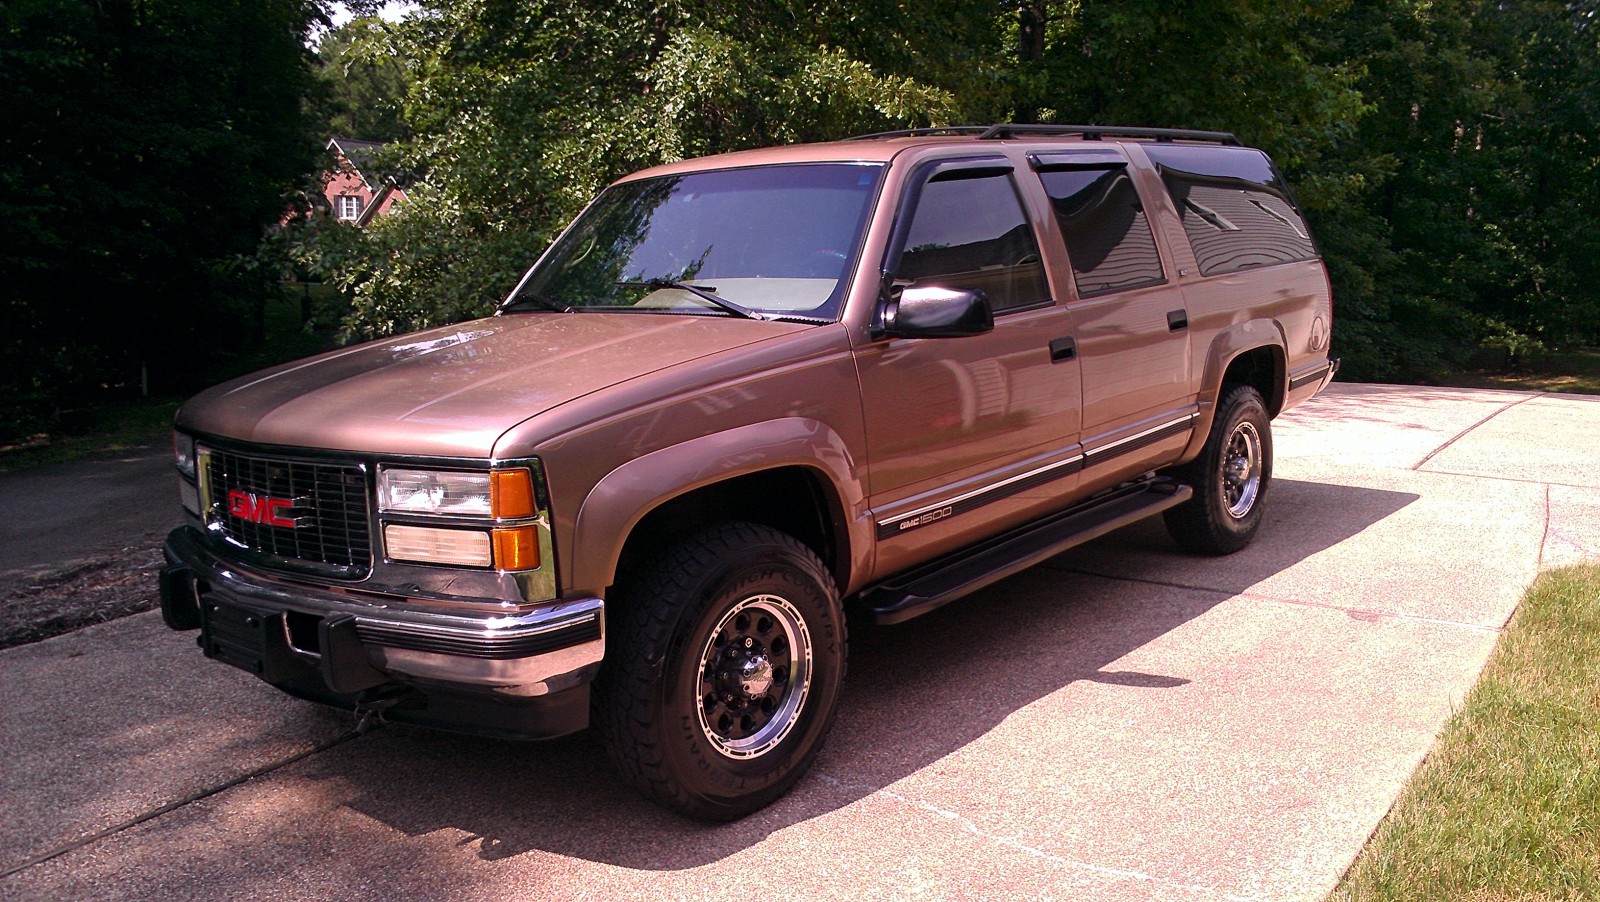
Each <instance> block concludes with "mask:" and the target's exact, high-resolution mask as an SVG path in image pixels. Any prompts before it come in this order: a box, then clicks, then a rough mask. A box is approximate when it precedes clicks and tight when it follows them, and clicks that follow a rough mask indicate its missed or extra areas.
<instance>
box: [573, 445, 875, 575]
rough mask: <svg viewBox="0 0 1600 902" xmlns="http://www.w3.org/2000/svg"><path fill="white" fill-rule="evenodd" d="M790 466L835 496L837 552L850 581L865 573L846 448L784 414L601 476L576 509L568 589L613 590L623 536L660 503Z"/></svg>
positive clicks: (858, 484) (857, 486) (860, 507)
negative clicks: (844, 543) (840, 541)
mask: <svg viewBox="0 0 1600 902" xmlns="http://www.w3.org/2000/svg"><path fill="white" fill-rule="evenodd" d="M790 466H798V467H804V468H806V469H808V470H811V471H813V472H814V473H816V474H817V475H818V476H819V477H820V478H821V481H822V482H823V483H824V488H825V489H826V490H828V491H831V492H832V493H833V495H834V500H835V501H836V503H837V505H838V511H837V512H836V513H837V514H838V515H839V517H840V519H841V520H842V522H841V524H840V525H841V526H842V527H843V535H842V536H841V537H842V538H847V539H848V541H849V546H850V547H849V548H848V549H842V551H843V552H844V553H841V554H840V555H839V560H840V561H841V562H842V563H846V564H847V566H848V570H849V574H851V575H852V576H853V575H855V574H862V573H866V572H867V569H868V566H869V564H870V562H871V561H870V555H871V553H872V547H873V546H872V538H871V531H870V526H871V520H870V518H868V517H865V516H864V513H863V512H864V511H865V510H866V486H865V485H864V483H863V481H862V476H861V473H860V472H859V469H858V467H857V464H856V461H855V459H854V457H853V455H852V454H851V453H850V449H849V446H848V445H847V444H846V443H845V441H844V439H843V438H841V437H840V436H839V434H838V433H837V432H835V431H834V430H833V429H832V428H830V427H829V426H828V425H827V424H825V423H822V422H820V421H818V420H813V419H809V418H806V417H785V418H783V419H778V420H769V421H766V422H762V423H752V424H750V425H747V426H740V427H738V428H735V429H729V430H727V431H725V432H717V433H713V434H711V435H704V436H700V437H699V438H694V439H690V440H689V441H686V442H682V443H680V444H677V445H673V446H671V447H668V448H662V449H660V450H658V451H652V452H651V453H649V454H646V455H644V456H642V457H637V458H634V459H633V460H630V461H628V462H627V463H625V464H623V465H622V466H620V467H617V468H616V469H615V470H612V471H611V472H610V473H608V474H606V475H605V476H604V477H603V478H601V480H600V481H599V482H598V483H596V484H595V486H594V488H593V489H591V490H590V491H589V493H588V495H587V496H586V497H585V498H584V501H583V506H582V507H581V508H580V509H579V511H578V517H577V520H576V522H575V524H574V526H573V534H572V574H571V576H570V577H569V578H568V579H567V580H566V581H565V582H566V584H567V585H569V586H588V587H597V588H598V587H604V586H609V585H611V583H612V582H613V581H614V579H615V577H616V570H617V562H618V560H619V558H620V557H621V555H622V547H623V545H624V544H625V543H626V542H627V539H628V536H629V534H630V533H631V532H632V531H633V528H634V527H635V526H637V525H638V523H639V521H640V520H642V519H644V517H645V515H646V514H648V513H650V512H651V511H653V510H655V509H656V508H657V507H659V506H661V505H662V504H665V503H666V502H668V501H671V500H672V499H674V498H677V497H680V496H682V495H684V494H687V493H689V492H692V491H694V490H696V489H700V488H704V487H705V486H709V485H713V484H715V483H718V482H722V481H724V480H727V479H732V478H735V477H739V476H747V475H750V474H753V473H759V472H762V471H764V470H773V469H777V468H779V467H790ZM830 513H833V512H830ZM847 581H853V580H847ZM842 588H844V587H842Z"/></svg>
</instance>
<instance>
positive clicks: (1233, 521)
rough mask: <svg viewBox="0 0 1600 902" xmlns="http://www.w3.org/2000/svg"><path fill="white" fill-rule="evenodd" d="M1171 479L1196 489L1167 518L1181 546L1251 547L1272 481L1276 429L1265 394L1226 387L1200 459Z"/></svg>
mask: <svg viewBox="0 0 1600 902" xmlns="http://www.w3.org/2000/svg"><path fill="white" fill-rule="evenodd" d="M1251 458H1253V460H1252V459H1251ZM1241 460H1243V461H1244V462H1245V463H1247V464H1248V465H1249V466H1248V470H1247V471H1243V472H1242V471H1241ZM1171 475H1173V476H1175V477H1176V478H1178V479H1179V480H1181V481H1183V482H1186V483H1188V484H1189V485H1191V486H1193V487H1194V497H1193V498H1191V499H1189V500H1188V501H1186V502H1184V503H1183V504H1180V505H1178V506H1177V507H1174V508H1170V509H1168V510H1167V512H1166V513H1165V514H1164V515H1163V516H1164V518H1165V520H1166V523H1167V532H1169V533H1171V534H1172V538H1173V539H1174V540H1175V541H1176V542H1177V543H1178V544H1179V545H1181V546H1183V547H1184V548H1185V549H1187V550H1189V551H1193V552H1197V553H1200V554H1232V553H1234V552H1235V551H1238V550H1239V549H1241V548H1243V547H1245V546H1246V545H1249V544H1250V540H1251V539H1253V538H1255V534H1256V531H1257V530H1258V529H1260V528H1261V519H1262V516H1263V511H1264V510H1265V507H1266V501H1267V489H1268V487H1269V486H1270V485H1271V483H1272V427H1271V420H1270V418H1269V417H1268V416H1267V405H1266V403H1265V402H1264V401H1262V400H1261V393H1260V392H1258V391H1256V390H1255V389H1254V388H1251V387H1250V386H1248V385H1236V386H1233V387H1231V388H1227V389H1225V391H1224V394H1223V396H1222V403H1221V404H1219V405H1218V407H1217V415H1216V417H1215V418H1214V419H1212V421H1211V433H1210V434H1209V435H1208V436H1207V437H1206V444H1205V447H1204V448H1203V449H1201V451H1200V456H1199V457H1197V458H1195V459H1194V460H1193V461H1191V462H1189V463H1187V464H1185V465H1183V466H1181V467H1178V468H1175V469H1174V470H1173V471H1172V472H1171ZM1252 480H1253V483H1252Z"/></svg>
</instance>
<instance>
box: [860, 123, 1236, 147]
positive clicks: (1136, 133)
mask: <svg viewBox="0 0 1600 902" xmlns="http://www.w3.org/2000/svg"><path fill="white" fill-rule="evenodd" d="M941 135H973V136H975V137H977V138H978V139H979V140H980V141H993V140H1001V139H1004V138H1015V137H1020V136H1023V135H1041V136H1043V135H1077V136H1079V137H1081V138H1083V139H1084V140H1086V141H1101V140H1105V139H1107V138H1112V139H1115V138H1145V139H1149V140H1154V141H1159V142H1163V143H1166V142H1171V141H1201V142H1205V143H1209V144H1231V145H1235V146H1237V145H1238V144H1239V139H1238V138H1236V137H1234V135H1233V133H1232V132H1203V131H1195V130H1193V129H1187V128H1124V127H1121V126H1115V125H1029V124H1018V123H1011V122H1004V123H1000V124H997V125H946V126H935V127H933V128H903V129H899V130H897V131H892V132H874V133H872V134H870V135H855V136H853V137H850V138H846V139H845V140H846V141H867V140H871V139H873V138H923V137H938V136H941Z"/></svg>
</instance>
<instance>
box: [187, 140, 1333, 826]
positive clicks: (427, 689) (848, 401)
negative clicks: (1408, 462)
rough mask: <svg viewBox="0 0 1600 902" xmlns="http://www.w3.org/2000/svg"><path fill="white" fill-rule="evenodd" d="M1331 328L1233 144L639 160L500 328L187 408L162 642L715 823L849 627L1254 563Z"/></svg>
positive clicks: (1072, 143) (283, 372)
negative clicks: (1282, 419) (1130, 548)
mask: <svg viewBox="0 0 1600 902" xmlns="http://www.w3.org/2000/svg"><path fill="white" fill-rule="evenodd" d="M1331 320H1332V305H1331V300H1330V297H1329V289H1328V280H1327V276H1326V273H1325V271H1324V269H1323V265H1322V262H1321V260H1320V259H1319V257H1318V254H1317V248H1316V245H1315V244H1314V243H1313V241H1312V238H1311V235H1310V234H1309V232H1308V231H1307V229H1306V224H1305V221H1304V219H1303V217H1302V216H1301V213H1300V211H1299V209H1298V207H1297V206H1296V204H1295V201H1294V198H1293V197H1292V195H1291V194H1290V192H1289V190H1288V187H1287V186H1286V185H1285V184H1284V182H1283V179H1282V178H1281V177H1280V176H1279V174H1278V173H1277V171H1276V170H1275V168H1274V167H1273V164H1272V162H1271V161H1270V160H1268V158H1267V157H1266V156H1265V155H1264V154H1262V153H1261V152H1260V151H1257V150H1252V149H1249V148H1246V147H1241V146H1239V144H1238V142H1237V141H1235V140H1234V138H1233V137H1232V136H1231V135H1227V134H1222V133H1214V132H1193V131H1177V130H1165V129H1134V128H1105V127H1098V126H1020V125H998V126H992V127H976V128H942V129H923V130H915V131H905V132H894V133H887V134H881V135H869V136H866V137H864V138H858V139H852V140H849V141H841V142H837V143H832V144H816V145H802V146H793V147H778V148H771V149H765V150H756V151H748V152H742V153H732V154H727V155H723V156H716V157H710V158H707V159H699V160H690V161H687V162H682V163H676V164H672V165H668V166H661V167H658V168H655V169H650V170H647V171H645V172H640V173H637V174H635V175H632V176H629V177H628V178H625V179H623V180H622V181H620V182H617V183H616V184H614V185H612V186H611V187H610V188H608V189H606V191H605V192H604V193H602V194H601V195H600V196H599V197H598V198H597V199H596V200H595V201H594V202H593V203H592V204H590V205H589V207H588V208H587V209H586V210H585V211H584V212H583V214H582V215H580V216H579V217H578V218H577V220H576V221H574V222H573V223H572V225H571V226H569V227H568V228H567V230H566V231H565V232H564V233H562V235H561V236H560V238H558V239H557V240H556V242H555V243H554V244H553V245H552V246H551V247H550V249H549V250H548V251H547V252H546V253H545V254H544V255H543V256H542V257H541V258H540V259H539V260H538V262H537V263H535V264H534V265H533V268H532V269H530V270H529V271H528V273H527V275H525V276H524V277H523V278H522V280H521V282H520V283H519V284H518V285H517V286H516V288H515V290H513V291H512V292H511V293H510V295H509V296H508V297H507V298H506V300H505V301H504V303H502V304H501V306H500V307H499V309H498V310H497V311H496V312H495V314H494V315H493V316H490V317H487V318H485V319H480V320H475V321H472V322H466V323H461V324H458V325H453V326H446V327H442V328H437V329H430V330H428V331H425V332H419V333H416V334H413V335H407V336H403V337H399V338H392V339H386V340H382V341H377V342H372V343H370V344H365V345H361V346H357V347H350V348H345V349H343V350H338V351H333V352H331V353H327V354H323V355H321V356H319V357H314V358H311V359H308V360H302V361H298V362H295V363H289V364H285V365H282V366H278V367H275V368H273V369H269V370H266V371H263V372H260V373H256V374H254V375H251V376H246V377H244V378H241V379H237V380H234V381H232V382H229V383H227V384H224V385H220V386H217V387H215V388H213V389H210V390H208V391H206V392H204V393H203V394H201V395H199V396H197V397H196V398H194V399H193V400H191V401H189V402H188V403H187V404H185V405H184V406H183V408H182V410H180V411H179V413H178V415H177V422H176V430H177V432H176V439H175V441H176V458H177V469H178V473H179V487H180V491H181V497H182V501H183V505H184V507H185V508H186V509H187V512H188V523H187V525H185V526H183V527H181V528H179V529H177V530H176V531H174V532H173V533H172V534H171V536H170V537H169V538H168V539H167V543H166V557H167V561H168V565H167V567H166V568H165V569H164V570H163V571H162V573H161V595H162V612H163V615H164V617H165V619H166V622H167V624H168V625H170V626H171V627H172V628H173V629H178V630H193V629H198V630H199V631H200V633H199V644H200V647H201V649H203V650H204V652H205V654H206V655H207V656H208V657H212V658H217V659H219V660H221V661H223V662H226V663H228V664H232V665H234V666H237V667H240V668H243V669H245V670H247V671H249V672H251V673H253V674H255V675H257V676H258V677H260V678H261V679H263V680H265V681H266V682H268V683H271V684H273V685H275V686H277V687H279V688H281V689H283V690H285V691H287V692H290V693H293V694H294V695H297V696H300V697H303V698H307V699H312V700H315V701H319V702H324V703H327V704H330V705H337V706H340V707H343V708H348V709H353V710H355V711H358V712H362V713H364V714H381V715H382V716H383V717H385V718H387V719H389V720H394V721H403V722H408V723H418V724H426V725H430V726H435V727H442V728H447V729H453V730H460V731H466V732H472V733H480V734H485V735H492V736H507V737H523V738H535V737H548V736H556V735H560V734H563V733H567V732H570V731H573V730H578V729H581V728H583V727H585V726H587V725H589V724H590V723H591V722H592V723H593V724H594V725H595V726H596V727H597V728H598V729H599V730H600V732H601V734H602V736H603V738H604V741H605V744H606V746H607V747H608V749H609V750H610V754H611V756H612V757H613V759H614V760H615V762H616V765H617V767H618V769H619V771H620V772H621V774H622V775H623V777H624V778H625V779H626V780H627V781H628V782H630V783H631V784H632V785H634V786H635V787H637V788H638V789H639V790H641V791H642V792H643V793H644V794H646V795H647V796H649V797H650V798H652V799H654V800H655V801H657V802H660V803H662V804H664V805H666V806H668V807H671V808H673V809H676V810H678V811H681V812H684V813H687V814H690V815H693V816H696V817H702V818H711V819H729V818H735V817H739V816H741V815H744V814H747V813H749V812H751V811H753V810H755V809H757V808H759V807H760V806H762V805H765V804H767V803H768V802H770V801H771V800H773V799H775V798H777V797H778V796H779V795H780V794H782V793H783V792H784V791H786V790H787V789H788V788H789V787H790V786H792V785H793V784H794V783H795V781H796V780H798V779H799V778H800V776H801V775H802V774H803V773H804V772H805V770H806V768H807V766H808V765H809V764H810V762H811V761H812V760H813V759H814V758H815V757H816V755H817V752H818V750H819V749H820V748H821V746H822V743H823V740H824V738H825V736H826V735H827V733H828V729H829V725H830V723H831V721H832V720H833V717H834V714H835V711H836V709H837V706H838V700H839V692H840V683H841V679H842V678H843V676H844V669H845V619H844V613H845V610H846V607H847V606H853V607H855V608H859V609H860V610H861V611H862V612H863V613H864V614H865V615H866V616H869V617H871V618H873V619H875V620H876V621H878V622H881V623H897V622H900V621H903V620H906V619H908V618H911V617H915V616H917V615H919V614H923V613H926V612H928V611H931V610H933V609H934V608H937V607H939V606H940V605H943V604H945V603H946V602H949V601H952V600H954V599H957V598H959V597H961V596H963V595H966V594H968V593H971V592H973V591H974V590H977V589H979V588H982V587H984V586H987V585H989V584H991V583H994V582H995V581H997V580H999V579H1001V578H1003V577H1005V576H1007V575H1009V574H1012V573H1015V572H1017V571H1018V570H1021V569H1022V568H1025V567H1027V566H1030V565H1032V564H1034V563H1036V562H1038V561H1041V560H1044V559H1045V558H1047V557H1049V556H1051V555H1053V554H1056V553H1058V552H1060V551H1061V550H1063V549H1065V548H1068V547H1070V546H1072V545H1075V544H1078V543H1081V542H1084V541H1086V540H1088V539H1091V538H1094V537H1096V536H1099V535H1102V534H1104V533H1106V532H1107V531H1109V530H1112V529H1116V528H1117V527H1119V526H1122V525H1124V524H1127V523H1131V522H1133V521H1135V520H1138V519H1140V518H1143V517H1147V516H1151V515H1153V514H1157V513H1160V514H1162V515H1163V516H1164V517H1165V520H1166V523H1167V526H1168V527H1169V529H1170V531H1171V533H1172V535H1173V537H1174V538H1175V539H1176V540H1177V541H1178V543H1179V544H1181V545H1183V546H1185V547H1186V548H1189V549H1193V550H1195V551H1198V552H1203V553H1212V554H1226V553H1228V552H1232V551H1236V550H1238V549H1240V548H1242V547H1244V546H1245V545H1246V544H1247V543H1249V541H1250V540H1251V538H1252V537H1253V536H1254V534H1255V532H1256V530H1257V529H1258V528H1259V526H1260V524H1261V518H1262V510H1263V506H1264V505H1265V504H1266V500H1267V496H1268V489H1269V486H1270V479H1271V475H1272V434H1271V428H1270V424H1271V420H1272V419H1273V417H1275V416H1277V415H1278V414H1279V413H1281V412H1283V411H1284V410H1287V409H1289V408H1290V407H1292V406H1293V405H1295V404H1297V403H1299V402H1301V401H1304V400H1305V399H1307V398H1309V397H1311V396H1312V395H1313V394H1315V393H1316V392H1317V391H1318V390H1319V389H1321V388H1322V387H1323V386H1324V385H1326V384H1327V383H1328V381H1329V380H1331V379H1332V378H1333V374H1334V371H1335V369H1336V368H1337V361H1335V360H1332V359H1330V358H1329V356H1328V342H1329V330H1330V326H1331Z"/></svg>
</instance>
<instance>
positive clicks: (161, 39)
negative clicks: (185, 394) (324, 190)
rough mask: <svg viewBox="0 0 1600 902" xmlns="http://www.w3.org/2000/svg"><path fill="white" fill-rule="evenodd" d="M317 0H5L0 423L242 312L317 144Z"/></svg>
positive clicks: (202, 347)
mask: <svg viewBox="0 0 1600 902" xmlns="http://www.w3.org/2000/svg"><path fill="white" fill-rule="evenodd" d="M320 15H321V11H320V8H319V7H318V6H316V5H315V4H314V3H312V2H310V0H249V2H242V0H234V2H230V0H210V2H191V0H101V2H98V3H93V4H85V3H80V2H77V0H10V2H8V3H6V4H5V5H4V6H0V104H3V105H4V106H3V107H0V121H4V122H5V123H6V127H5V129H4V130H3V131H0V271H3V272H4V273H5V282H6V288H7V294H6V296H5V299H4V324H3V328H0V351H3V353H4V355H5V358H6V361H7V365H6V367H5V368H4V371H3V372H4V375H3V376H0V380H3V384H0V405H3V406H4V409H3V410H0V423H3V424H5V426H4V427H0V428H7V429H15V428H17V427H18V425H19V424H22V423H26V422H32V421H36V420H37V418H38V417H40V416H43V415H47V414H48V413H49V411H50V410H51V409H53V408H55V407H57V406H59V405H61V404H63V403H71V402H73V401H76V400H82V399H83V398H84V397H85V396H86V395H88V394H90V393H93V392H98V391H102V390H104V389H105V388H107V387H110V388H113V389H115V388H116V387H118V386H122V387H134V388H137V387H138V386H139V385H140V383H141V382H142V381H145V380H146V379H148V380H149V381H151V382H154V383H155V384H156V385H157V386H158V387H160V386H161V385H163V384H165V385H168V386H171V385H174V384H175V383H177V382H179V381H181V380H182V379H183V378H184V377H185V376H186V375H188V374H189V373H190V372H192V371H193V370H194V368H195V367H196V366H197V365H203V364H205V363H207V362H209V361H210V360H211V359H214V358H215V357H216V356H217V355H220V354H225V353H227V352H228V351H229V350H231V347H230V338H243V337H244V336H243V334H242V330H241V329H239V328H238V327H237V325H236V324H237V322H238V314H240V313H241V312H243V311H241V309H240V304H239V301H240V300H248V296H247V295H245V294H243V292H244V291H245V289H246V288H247V287H248V280H247V276H248V272H247V270H248V267H247V265H246V262H247V261H248V259H249V258H250V256H251V255H252V254H253V252H254V250H255V247H256V245H257V243H258V242H259V241H260V239H261V235H262V230H263V228H264V227H265V226H267V225H269V224H272V223H274V222H276V221H277V220H278V219H279V218H280V217H281V216H282V215H283V211H284V203H285V197H286V196H287V194H288V191H289V189H290V188H292V187H293V186H294V185H295V184H296V183H297V182H298V181H299V180H300V179H301V178H303V176H304V174H305V173H306V172H308V171H309V170H310V169H311V167H312V165H313V161H314V160H315V159H316V154H317V152H318V150H319V148H318V145H317V142H316V140H315V136H314V133H313V131H312V129H311V121H310V120H309V119H308V117H307V116H306V113H305V107H304V98H305V97H306V96H307V94H308V92H309V90H310V86H311V69H310V59H309V56H308V53H307V51H306V49H305V45H304V42H305V39H306V37H307V34H308V32H309V28H310V25H311V23H312V21H313V20H314V19H316V18H317V17H318V16H320Z"/></svg>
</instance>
